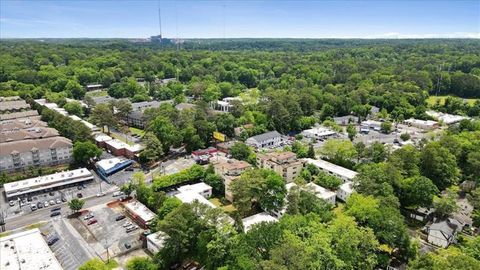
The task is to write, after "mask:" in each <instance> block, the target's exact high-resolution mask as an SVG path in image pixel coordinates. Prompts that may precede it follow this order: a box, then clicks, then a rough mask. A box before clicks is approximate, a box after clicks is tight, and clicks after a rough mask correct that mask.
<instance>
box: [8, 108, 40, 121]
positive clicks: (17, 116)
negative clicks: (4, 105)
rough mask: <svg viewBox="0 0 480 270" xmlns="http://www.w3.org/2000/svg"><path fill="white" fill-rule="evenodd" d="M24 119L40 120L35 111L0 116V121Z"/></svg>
mask: <svg viewBox="0 0 480 270" xmlns="http://www.w3.org/2000/svg"><path fill="white" fill-rule="evenodd" d="M24 118H29V119H35V120H40V115H38V112H37V111H35V110H27V111H21V112H13V113H4V114H0V121H4V120H12V119H24Z"/></svg>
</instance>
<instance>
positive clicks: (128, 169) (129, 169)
mask: <svg viewBox="0 0 480 270" xmlns="http://www.w3.org/2000/svg"><path fill="white" fill-rule="evenodd" d="M125 171H129V172H132V171H133V168H126V169H125Z"/></svg>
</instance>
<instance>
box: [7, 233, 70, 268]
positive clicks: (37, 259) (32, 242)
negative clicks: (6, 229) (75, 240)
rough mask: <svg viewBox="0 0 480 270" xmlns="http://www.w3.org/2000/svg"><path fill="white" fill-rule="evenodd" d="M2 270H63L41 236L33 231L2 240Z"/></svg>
mask: <svg viewBox="0 0 480 270" xmlns="http://www.w3.org/2000/svg"><path fill="white" fill-rule="evenodd" d="M0 259H1V261H2V262H1V265H0V269H1V270H19V269H21V270H39V269H42V270H62V269H63V268H62V266H61V265H60V263H59V262H58V260H57V258H55V255H54V254H53V252H52V251H51V250H50V248H49V247H48V245H47V243H46V242H45V240H44V239H43V237H42V235H41V234H40V230H39V229H32V230H28V231H24V232H19V233H15V234H12V235H9V236H5V237H2V238H0Z"/></svg>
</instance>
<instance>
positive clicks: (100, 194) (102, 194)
mask: <svg viewBox="0 0 480 270" xmlns="http://www.w3.org/2000/svg"><path fill="white" fill-rule="evenodd" d="M105 195H106V193H105V192H102V193H98V194H97V197H102V196H105Z"/></svg>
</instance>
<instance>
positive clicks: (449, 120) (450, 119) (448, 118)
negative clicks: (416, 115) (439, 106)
mask: <svg viewBox="0 0 480 270" xmlns="http://www.w3.org/2000/svg"><path fill="white" fill-rule="evenodd" d="M425 113H426V114H427V115H428V116H430V117H432V118H433V119H436V120H438V121H440V122H442V123H444V124H445V125H453V124H456V123H458V122H460V121H462V120H464V119H470V118H469V117H466V116H462V115H454V114H448V113H442V112H436V111H426V112H425Z"/></svg>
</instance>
